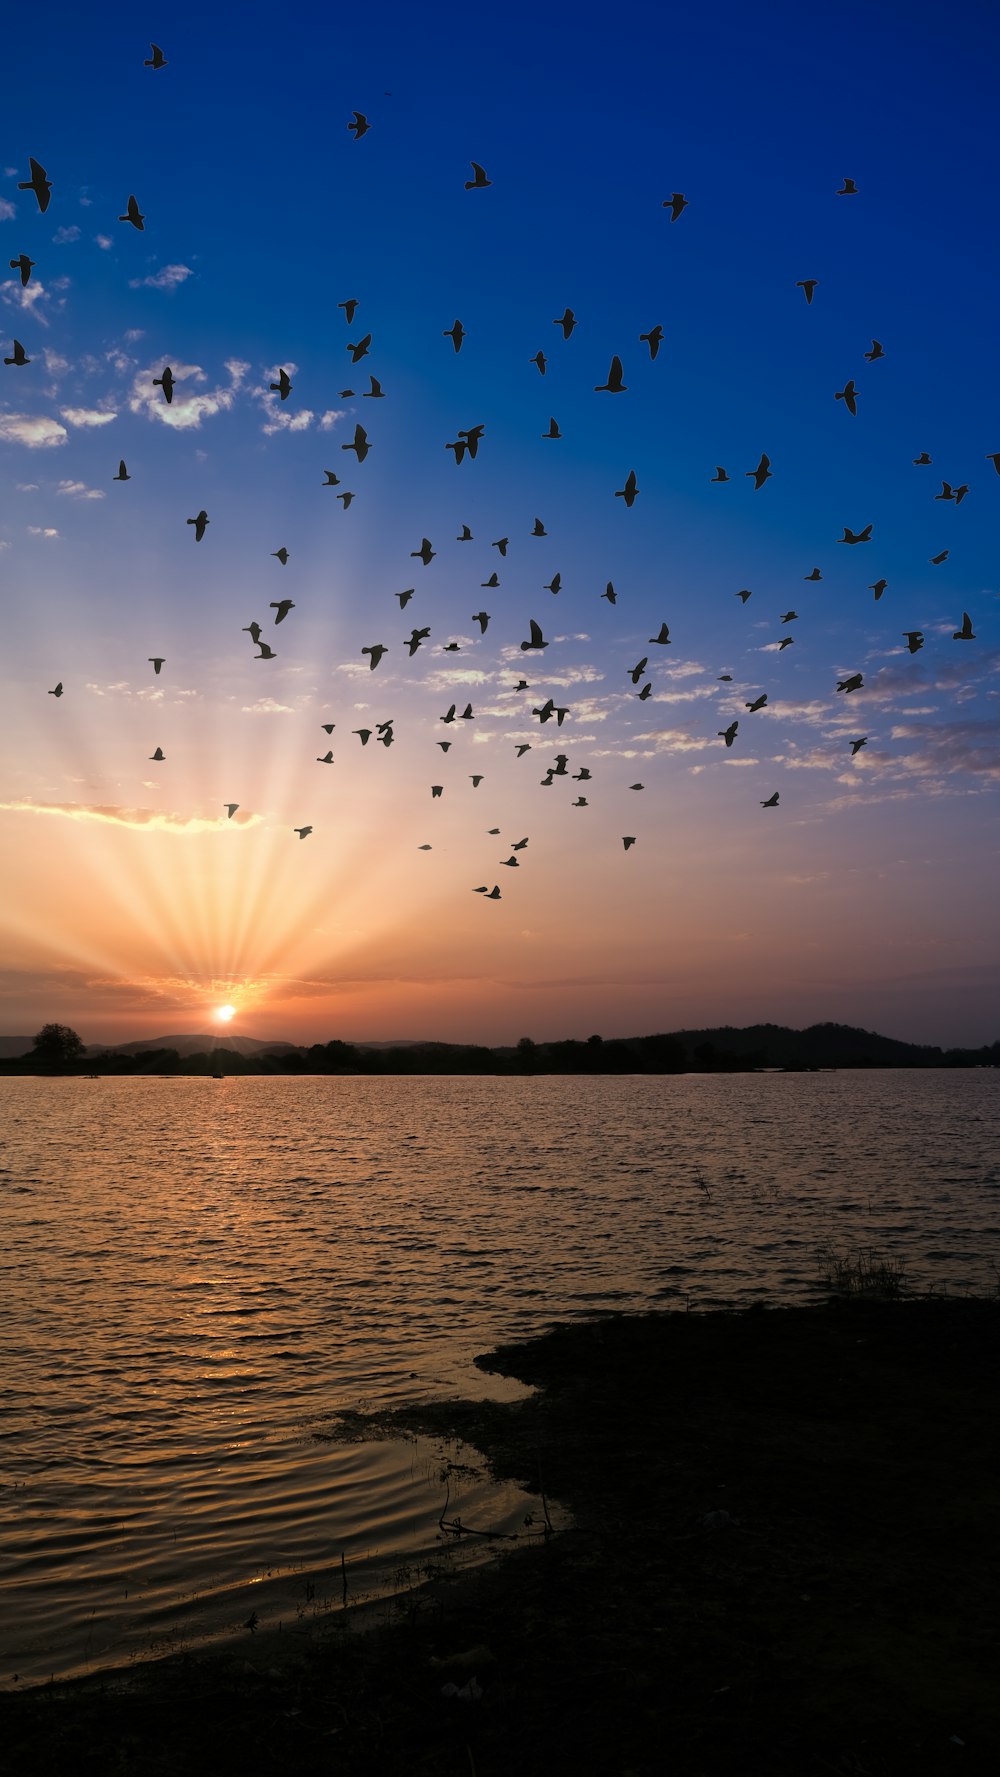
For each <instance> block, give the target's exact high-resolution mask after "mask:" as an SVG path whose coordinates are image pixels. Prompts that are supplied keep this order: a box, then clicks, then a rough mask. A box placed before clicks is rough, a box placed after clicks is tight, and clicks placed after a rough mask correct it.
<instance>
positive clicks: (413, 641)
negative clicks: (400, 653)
mask: <svg viewBox="0 0 1000 1777" xmlns="http://www.w3.org/2000/svg"><path fill="white" fill-rule="evenodd" d="M430 633H431V632H430V629H429V628H427V629H414V630H411V632H410V637H409V640H408V641H407V643H406V646H407V647H408V648H409V650H410V659H411V660H412V659H413V656H414V654H415V653H416V651H417V649H418V648H419V646H420V644H421V642H424V641H426V640H427V637H428V636H429V635H430Z"/></svg>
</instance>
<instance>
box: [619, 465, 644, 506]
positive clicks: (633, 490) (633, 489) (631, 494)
mask: <svg viewBox="0 0 1000 1777" xmlns="http://www.w3.org/2000/svg"><path fill="white" fill-rule="evenodd" d="M638 492H639V489H638V486H637V484H636V479H635V470H634V469H630V470H629V472H628V475H627V476H626V477H625V486H624V487H616V488H615V499H616V500H624V501H625V504H626V506H632V505H634V503H635V497H636V494H637V493H638Z"/></svg>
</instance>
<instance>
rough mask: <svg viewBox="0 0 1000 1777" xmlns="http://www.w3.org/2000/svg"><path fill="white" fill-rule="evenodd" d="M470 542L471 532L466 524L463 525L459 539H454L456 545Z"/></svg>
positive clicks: (471, 538)
mask: <svg viewBox="0 0 1000 1777" xmlns="http://www.w3.org/2000/svg"><path fill="white" fill-rule="evenodd" d="M472 541H473V536H472V532H471V531H470V529H469V527H468V525H467V524H463V526H462V534H461V536H460V537H456V538H455V542H456V543H471V542H472Z"/></svg>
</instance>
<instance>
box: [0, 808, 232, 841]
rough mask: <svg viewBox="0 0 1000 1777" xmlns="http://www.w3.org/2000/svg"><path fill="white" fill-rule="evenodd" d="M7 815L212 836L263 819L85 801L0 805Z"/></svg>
mask: <svg viewBox="0 0 1000 1777" xmlns="http://www.w3.org/2000/svg"><path fill="white" fill-rule="evenodd" d="M0 810H2V811H3V812H4V813H6V814H43V815H45V814H47V815H61V816H62V818H63V819H64V820H70V821H100V822H103V823H104V824H105V825H107V826H112V827H133V828H139V829H140V830H144V831H154V832H161V833H212V832H216V831H218V829H219V828H221V827H229V826H241V827H256V826H258V825H259V824H260V822H261V820H262V818H263V817H262V816H261V815H259V814H240V815H239V816H238V817H237V816H236V815H234V816H233V819H232V821H231V822H230V821H229V820H228V819H227V817H226V816H225V815H224V814H221V815H219V816H218V817H216V818H214V819H209V818H207V817H206V816H205V815H190V814H172V813H161V811H160V810H159V809H154V808H121V807H117V806H115V805H114V804H112V803H106V804H100V803H84V802H30V801H24V802H0Z"/></svg>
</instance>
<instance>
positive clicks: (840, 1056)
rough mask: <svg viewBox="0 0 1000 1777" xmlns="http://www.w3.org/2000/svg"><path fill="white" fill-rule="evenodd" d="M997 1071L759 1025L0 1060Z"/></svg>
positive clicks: (198, 1066)
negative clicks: (507, 1040)
mask: <svg viewBox="0 0 1000 1777" xmlns="http://www.w3.org/2000/svg"><path fill="white" fill-rule="evenodd" d="M885 1067H906V1068H928V1067H933V1068H941V1067H945V1068H970V1067H992V1068H995V1067H1000V1042H995V1043H992V1044H989V1045H983V1046H982V1047H981V1048H979V1049H939V1048H935V1047H933V1046H931V1045H927V1044H914V1043H903V1042H899V1041H897V1040H896V1039H895V1038H893V1037H883V1036H879V1035H878V1034H877V1033H876V1032H874V1031H865V1030H859V1029H856V1028H855V1027H854V1026H851V1025H842V1024H817V1025H812V1026H811V1027H810V1028H809V1029H808V1030H804V1031H797V1030H791V1029H788V1028H787V1027H786V1026H784V1025H772V1024H761V1025H752V1026H749V1027H744V1028H742V1029H736V1028H733V1027H730V1026H722V1027H718V1028H715V1029H711V1030H697V1031H675V1032H672V1033H670V1034H660V1035H656V1036H646V1037H627V1038H626V1037H614V1038H608V1039H605V1038H602V1037H600V1036H592V1037H589V1038H587V1039H586V1040H585V1041H582V1042H581V1041H576V1040H574V1039H567V1040H564V1041H560V1042H554V1043H538V1042H534V1041H532V1039H531V1038H530V1037H522V1038H521V1041H520V1042H519V1043H518V1044H517V1045H516V1046H515V1047H512V1048H510V1047H501V1048H487V1047H485V1046H481V1045H477V1044H471V1043H406V1044H401V1045H398V1046H390V1047H369V1046H367V1045H365V1044H358V1045H355V1044H353V1043H345V1042H341V1041H340V1040H338V1039H334V1040H332V1041H330V1042H327V1043H314V1044H313V1045H312V1046H311V1047H308V1048H305V1047H303V1048H298V1049H294V1048H288V1047H283V1048H281V1049H275V1050H263V1051H257V1052H254V1053H253V1054H250V1055H243V1054H240V1053H238V1052H237V1051H236V1050H235V1049H227V1048H225V1047H223V1046H221V1045H220V1046H217V1047H213V1048H212V1049H210V1050H199V1051H196V1052H195V1053H193V1054H188V1055H181V1054H180V1053H179V1052H178V1050H176V1049H171V1048H158V1049H148V1048H147V1049H143V1050H141V1051H140V1052H139V1053H132V1052H130V1051H128V1050H121V1051H118V1050H109V1051H103V1052H102V1053H101V1054H100V1055H98V1056H94V1057H89V1058H81V1057H74V1058H73V1059H72V1060H70V1059H69V1058H68V1057H67V1058H66V1059H64V1060H63V1061H62V1063H61V1064H59V1065H58V1066H56V1067H53V1064H52V1063H45V1062H43V1061H42V1060H41V1059H40V1057H39V1055H38V1054H37V1053H31V1054H28V1055H24V1056H19V1057H17V1058H16V1059H13V1060H7V1061H0V1073H44V1072H52V1071H58V1072H60V1073H73V1074H89V1073H100V1074H102V1075H112V1076H121V1077H128V1076H131V1075H145V1074H157V1075H173V1074H178V1075H199V1074H200V1075H216V1074H223V1075H242V1074H254V1075H261V1074H263V1075H269V1074H270V1075H300V1074H365V1075H380V1074H421V1075H426V1074H484V1075H485V1074H493V1075H511V1076H518V1075H520V1076H523V1075H530V1074H682V1073H750V1072H754V1071H757V1070H760V1069H765V1068H770V1069H774V1068H778V1069H784V1070H786V1071H790V1072H800V1071H806V1070H810V1069H819V1068H885Z"/></svg>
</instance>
